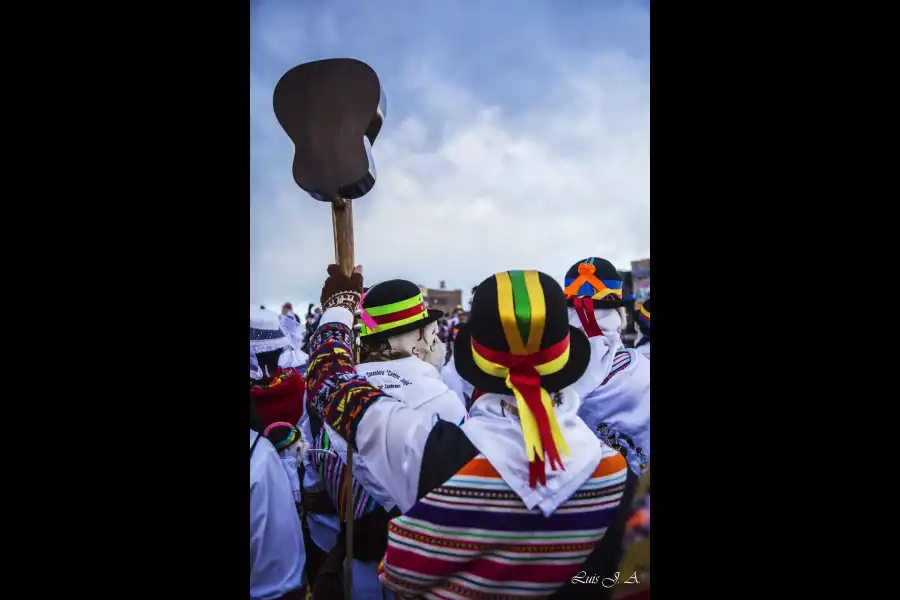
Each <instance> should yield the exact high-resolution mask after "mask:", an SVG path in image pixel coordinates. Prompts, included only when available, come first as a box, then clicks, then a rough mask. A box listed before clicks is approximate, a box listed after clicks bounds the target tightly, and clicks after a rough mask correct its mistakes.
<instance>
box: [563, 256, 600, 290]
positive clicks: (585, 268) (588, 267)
mask: <svg viewBox="0 0 900 600" xmlns="http://www.w3.org/2000/svg"><path fill="white" fill-rule="evenodd" d="M596 271H597V267H595V266H594V265H592V264H591V263H586V262H584V263H581V264H580V265H578V277H577V278H576V279H575V281H573V282H572V283H570V284H569V285H568V286H566V289H565V290H563V291H564V292H565V293H566V296H567V297H569V298H571V297H572V296H577V295H578V290H579V289H580V288H581V286H582V285H583V284H585V283H589V284H591V285H592V286H594V290H602V289H604V288H606V286H605V285H603V282H602V281H600V280H599V279H597V278H596V277H595V276H594V273H595V272H596Z"/></svg>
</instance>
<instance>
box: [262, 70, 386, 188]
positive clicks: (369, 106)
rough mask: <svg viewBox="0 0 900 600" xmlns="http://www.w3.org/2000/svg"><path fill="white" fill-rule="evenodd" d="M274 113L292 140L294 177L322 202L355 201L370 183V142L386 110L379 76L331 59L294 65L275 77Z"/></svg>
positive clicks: (372, 180)
mask: <svg viewBox="0 0 900 600" xmlns="http://www.w3.org/2000/svg"><path fill="white" fill-rule="evenodd" d="M273 105H274V108H275V117H276V118H277V119H278V122H279V123H280V124H281V127H282V128H283V129H284V131H285V133H287V135H288V137H290V138H291V141H292V142H293V143H294V164H293V175H294V181H295V182H296V183H297V185H298V186H300V188H302V189H303V190H305V191H306V192H307V193H308V194H309V195H310V196H312V197H313V198H315V199H316V200H320V201H322V202H332V201H334V200H335V199H337V198H343V199H345V200H354V199H356V198H360V197H362V196H364V195H365V194H367V193H368V192H369V190H371V189H372V187H373V186H374V185H375V178H376V173H375V163H374V161H373V159H372V144H373V143H374V142H375V138H376V137H378V133H379V132H380V131H381V126H382V124H383V123H384V118H385V115H386V113H387V100H386V98H385V95H384V92H383V91H382V89H381V83H380V82H379V81H378V75H376V74H375V71H373V70H372V68H371V67H370V66H369V65H367V64H366V63H364V62H361V61H358V60H354V59H350V58H332V59H327V60H319V61H315V62H310V63H305V64H302V65H299V66H297V67H294V68H293V69H291V70H290V71H288V72H287V73H285V74H284V75H283V76H282V78H281V79H280V80H279V81H278V84H277V85H276V86H275V94H274V98H273Z"/></svg>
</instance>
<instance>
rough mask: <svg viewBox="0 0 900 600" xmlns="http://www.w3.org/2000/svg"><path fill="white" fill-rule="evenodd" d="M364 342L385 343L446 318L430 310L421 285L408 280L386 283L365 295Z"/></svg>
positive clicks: (362, 315) (362, 311) (361, 322)
mask: <svg viewBox="0 0 900 600" xmlns="http://www.w3.org/2000/svg"><path fill="white" fill-rule="evenodd" d="M359 313H360V314H359V320H360V332H359V336H360V338H361V340H362V341H364V342H365V341H378V340H385V339H387V338H389V337H393V336H395V335H399V334H401V333H406V332H407V331H414V330H416V329H419V328H421V327H425V326H426V325H428V324H429V323H433V322H435V321H437V320H438V319H440V318H441V317H443V316H444V313H443V312H442V311H439V310H428V308H427V307H426V305H425V298H424V297H423V296H422V290H420V289H419V286H417V285H416V284H414V283H413V282H411V281H407V280H405V279H391V280H389V281H383V282H381V283H379V284H376V285H374V286H372V287H371V288H369V289H368V291H367V292H366V293H365V294H363V298H362V302H361V303H360V311H359Z"/></svg>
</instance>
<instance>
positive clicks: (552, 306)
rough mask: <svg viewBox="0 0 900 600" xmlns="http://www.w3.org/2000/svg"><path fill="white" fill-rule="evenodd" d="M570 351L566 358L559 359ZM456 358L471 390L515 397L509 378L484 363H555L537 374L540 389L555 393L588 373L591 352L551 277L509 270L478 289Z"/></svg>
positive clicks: (586, 340)
mask: <svg viewBox="0 0 900 600" xmlns="http://www.w3.org/2000/svg"><path fill="white" fill-rule="evenodd" d="M566 348H567V349H568V354H566V355H565V358H563V357H561V356H557V353H558V352H564V351H565V349H566ZM453 355H454V357H455V358H454V360H455V361H456V370H457V372H458V373H459V375H460V377H462V378H463V379H465V380H466V381H468V382H469V383H471V384H472V385H473V386H475V387H476V388H478V389H479V390H481V391H482V392H493V393H496V394H509V395H512V394H513V391H512V390H511V389H510V388H509V387H508V386H507V384H506V376H505V375H503V376H500V375H498V374H497V373H498V372H497V371H496V369H495V368H493V367H490V366H488V365H487V364H486V362H494V363H495V364H496V363H497V361H498V360H501V361H507V360H512V361H514V360H515V359H516V358H517V357H521V356H528V357H533V358H535V359H536V363H535V364H539V365H542V364H545V363H546V364H550V363H552V366H550V367H539V368H538V372H539V373H540V375H541V387H542V388H544V389H545V390H547V391H548V392H557V391H559V390H561V389H563V388H565V387H567V386H570V385H572V384H573V383H575V382H576V381H578V379H579V378H580V377H581V376H582V375H583V374H584V372H585V370H586V369H587V366H588V362H589V361H590V357H591V349H590V343H589V342H588V339H587V337H586V336H585V335H584V333H583V332H582V331H581V330H579V329H578V328H576V327H572V326H571V325H569V315H568V311H567V310H566V303H565V295H564V294H563V293H562V289H561V288H560V287H559V284H558V283H557V282H556V281H555V280H554V279H553V278H552V277H550V276H549V275H547V274H545V273H541V272H538V271H508V272H504V273H497V274H496V275H493V276H492V277H489V278H488V279H485V280H484V281H483V282H481V283H480V284H478V293H477V294H475V297H474V299H473V300H472V309H471V310H470V311H469V320H468V323H464V324H461V325H460V327H459V333H458V334H457V336H456V343H455V345H454V351H453ZM554 361H555V362H554ZM485 367H486V369H485ZM489 371H493V373H494V374H492V373H490V372H489ZM541 371H544V373H541ZM545 373H546V374H545Z"/></svg>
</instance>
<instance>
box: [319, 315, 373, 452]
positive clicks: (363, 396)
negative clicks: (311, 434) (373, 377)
mask: <svg viewBox="0 0 900 600" xmlns="http://www.w3.org/2000/svg"><path fill="white" fill-rule="evenodd" d="M352 339H353V332H352V330H351V329H350V327H348V326H347V325H345V324H343V323H324V324H323V325H321V326H320V327H319V328H318V329H317V330H316V332H315V333H314V334H313V335H312V338H311V340H310V345H309V351H310V359H309V367H308V370H307V374H306V386H307V394H308V395H307V398H308V399H309V402H310V403H311V404H312V406H313V408H314V409H315V410H316V412H318V413H319V414H320V415H321V416H322V419H323V421H324V422H325V423H328V425H330V426H331V427H332V428H333V429H334V430H335V431H336V432H338V433H339V434H340V435H341V437H343V438H344V439H345V440H348V441H349V442H350V443H351V444H353V446H354V447H356V428H357V425H358V424H359V422H360V420H361V419H362V417H363V415H364V414H365V413H366V411H367V410H368V409H369V408H371V406H372V405H374V404H375V402H376V401H378V399H379V398H382V397H384V394H383V393H382V392H381V391H380V390H379V389H378V388H377V387H375V386H373V385H371V384H370V383H369V382H368V381H367V380H366V378H365V377H363V376H362V375H360V374H358V373H357V372H356V369H355V367H354V366H353V355H352V352H353V346H352Z"/></svg>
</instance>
